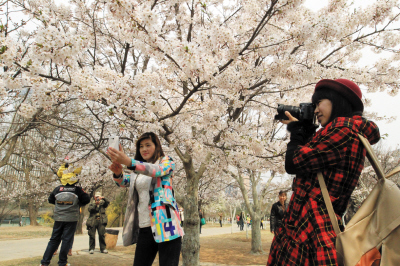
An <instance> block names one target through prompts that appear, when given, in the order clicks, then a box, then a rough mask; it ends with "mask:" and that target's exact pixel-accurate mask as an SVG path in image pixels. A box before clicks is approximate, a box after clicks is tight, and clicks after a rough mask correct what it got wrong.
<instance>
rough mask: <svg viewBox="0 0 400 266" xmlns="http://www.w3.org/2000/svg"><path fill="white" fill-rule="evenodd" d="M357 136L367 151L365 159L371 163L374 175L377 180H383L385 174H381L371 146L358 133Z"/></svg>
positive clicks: (381, 171) (380, 168)
mask: <svg viewBox="0 0 400 266" xmlns="http://www.w3.org/2000/svg"><path fill="white" fill-rule="evenodd" d="M357 135H358V137H359V138H360V140H361V142H362V144H364V147H365V149H366V150H367V158H368V160H369V162H370V163H371V165H372V167H373V168H374V170H375V172H376V175H377V176H378V179H382V178H385V173H384V172H383V169H382V166H381V164H380V163H379V161H378V157H376V155H375V152H374V150H373V149H372V146H371V144H369V141H368V140H367V139H366V138H365V137H364V136H363V135H361V134H360V133H357Z"/></svg>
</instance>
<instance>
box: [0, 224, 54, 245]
mask: <svg viewBox="0 0 400 266" xmlns="http://www.w3.org/2000/svg"><path fill="white" fill-rule="evenodd" d="M52 231H53V227H48V226H41V225H39V226H31V225H27V226H22V227H20V226H10V227H7V226H0V241H5V240H14V239H28V238H38V237H49V236H50V235H51V232H52Z"/></svg>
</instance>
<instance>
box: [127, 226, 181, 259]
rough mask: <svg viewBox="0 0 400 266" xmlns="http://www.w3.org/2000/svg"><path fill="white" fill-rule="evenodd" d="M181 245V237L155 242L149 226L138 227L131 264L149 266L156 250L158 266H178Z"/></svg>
mask: <svg viewBox="0 0 400 266" xmlns="http://www.w3.org/2000/svg"><path fill="white" fill-rule="evenodd" d="M181 246H182V237H179V238H176V239H174V240H171V241H166V242H162V243H156V241H154V237H153V233H152V231H151V227H145V228H140V231H139V239H138V243H137V244H136V251H135V259H134V260H133V265H134V266H151V265H152V264H153V261H154V258H155V257H156V255H157V252H158V257H159V261H160V266H178V264H179V255H180V253H181Z"/></svg>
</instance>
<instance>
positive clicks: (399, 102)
mask: <svg viewBox="0 0 400 266" xmlns="http://www.w3.org/2000/svg"><path fill="white" fill-rule="evenodd" d="M374 1H375V0H355V1H354V4H355V5H356V6H357V5H359V6H361V5H368V4H370V3H372V2H374ZM327 3H328V0H306V1H305V6H306V7H308V8H310V9H312V10H314V11H318V10H319V9H321V8H322V7H324V6H325V5H327ZM380 56H381V55H379V56H378V55H376V54H374V53H373V52H371V50H370V49H369V48H366V49H364V50H363V56H362V58H361V59H360V61H359V64H360V65H361V66H363V65H371V64H372V63H374V62H375V61H377V60H379V58H380ZM343 78H346V77H343ZM360 87H361V91H362V93H363V96H364V97H366V98H368V99H371V106H367V107H365V112H366V113H373V112H376V113H377V114H378V115H379V116H382V117H384V116H386V117H392V116H397V119H396V120H394V121H393V122H391V123H387V122H386V121H374V122H375V123H376V124H377V125H378V127H379V130H380V132H381V136H384V138H382V139H381V142H382V145H383V146H384V147H386V148H390V149H398V148H400V136H399V135H400V94H397V95H396V96H390V95H388V94H387V93H386V92H376V93H367V91H366V90H367V89H366V88H365V87H362V86H360ZM386 135H387V136H386Z"/></svg>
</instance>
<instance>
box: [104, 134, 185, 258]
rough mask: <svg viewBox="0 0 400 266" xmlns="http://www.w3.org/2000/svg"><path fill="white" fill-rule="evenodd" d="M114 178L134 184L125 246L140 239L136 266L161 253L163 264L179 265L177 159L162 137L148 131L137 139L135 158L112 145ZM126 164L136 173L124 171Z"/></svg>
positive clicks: (130, 196) (180, 239)
mask: <svg viewBox="0 0 400 266" xmlns="http://www.w3.org/2000/svg"><path fill="white" fill-rule="evenodd" d="M107 153H108V154H109V155H110V158H111V160H112V162H113V163H112V165H111V166H110V167H109V169H110V170H111V171H112V172H113V173H114V181H115V182H116V184H117V185H118V186H120V187H130V188H129V196H128V206H127V213H126V215H125V221H124V230H123V240H124V241H123V242H124V246H128V245H132V244H135V243H136V251H135V258H134V261H133V265H134V266H142V265H152V263H153V261H154V259H155V257H156V255H157V253H158V256H159V261H160V266H178V264H179V255H180V252H181V245H182V236H183V235H184V232H183V229H182V227H181V224H180V222H181V221H180V217H179V209H178V205H177V203H176V200H175V198H174V192H173V186H172V181H173V176H174V170H175V162H174V161H173V159H172V158H171V157H169V156H167V155H165V154H164V151H163V149H162V147H161V143H160V140H159V138H158V137H157V135H156V134H154V133H153V132H147V133H144V134H143V135H142V136H140V137H139V139H138V140H137V141H136V154H135V158H129V157H128V156H127V155H126V154H125V153H124V151H123V149H122V146H121V145H120V146H119V151H117V150H115V149H113V148H109V149H108V151H107ZM122 165H126V166H127V167H128V169H130V170H132V171H133V172H134V173H132V174H128V173H126V174H125V173H123V171H122Z"/></svg>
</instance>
